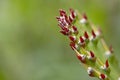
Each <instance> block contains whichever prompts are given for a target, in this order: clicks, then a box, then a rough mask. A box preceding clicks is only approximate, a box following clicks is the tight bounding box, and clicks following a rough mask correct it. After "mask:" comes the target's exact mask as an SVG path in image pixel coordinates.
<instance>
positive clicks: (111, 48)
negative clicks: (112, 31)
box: [109, 45, 113, 53]
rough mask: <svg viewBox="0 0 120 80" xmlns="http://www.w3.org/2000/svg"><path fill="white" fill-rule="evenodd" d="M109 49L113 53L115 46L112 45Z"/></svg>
mask: <svg viewBox="0 0 120 80" xmlns="http://www.w3.org/2000/svg"><path fill="white" fill-rule="evenodd" d="M109 50H110V52H111V53H113V47H112V45H111V46H110V47H109Z"/></svg>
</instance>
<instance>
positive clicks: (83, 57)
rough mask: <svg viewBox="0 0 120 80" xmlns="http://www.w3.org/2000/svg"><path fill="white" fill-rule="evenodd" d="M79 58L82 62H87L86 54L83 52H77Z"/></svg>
mask: <svg viewBox="0 0 120 80" xmlns="http://www.w3.org/2000/svg"><path fill="white" fill-rule="evenodd" d="M77 58H78V59H79V60H80V61H81V62H82V63H86V56H85V55H83V54H77Z"/></svg>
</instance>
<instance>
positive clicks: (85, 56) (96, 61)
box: [56, 9, 120, 80]
mask: <svg viewBox="0 0 120 80" xmlns="http://www.w3.org/2000/svg"><path fill="white" fill-rule="evenodd" d="M69 12H70V13H69V14H67V13H66V11H65V10H62V9H60V11H59V13H60V16H59V17H56V19H57V21H58V26H59V27H60V29H61V30H60V33H62V34H63V35H65V36H66V37H68V38H69V40H70V47H71V48H72V49H73V51H75V54H76V56H77V58H78V60H79V61H80V62H81V63H82V64H83V65H84V66H85V68H86V69H87V72H88V75H89V76H90V77H97V78H99V79H100V80H119V79H120V69H119V66H118V62H117V59H116V57H115V55H114V54H112V53H113V48H112V46H110V47H108V46H107V45H106V43H105V41H104V39H103V36H102V32H101V30H100V28H97V27H96V26H95V25H94V24H92V23H91V22H90V21H88V18H87V16H86V14H83V15H82V17H81V14H79V13H78V12H76V11H75V10H73V9H70V10H69Z"/></svg>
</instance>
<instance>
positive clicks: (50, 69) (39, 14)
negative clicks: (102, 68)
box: [0, 0, 120, 80]
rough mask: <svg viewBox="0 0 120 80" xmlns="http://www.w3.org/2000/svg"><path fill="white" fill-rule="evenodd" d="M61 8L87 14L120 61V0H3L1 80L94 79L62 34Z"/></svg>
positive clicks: (0, 10) (0, 14) (0, 1)
mask: <svg viewBox="0 0 120 80" xmlns="http://www.w3.org/2000/svg"><path fill="white" fill-rule="evenodd" d="M60 8H63V9H66V10H68V9H69V8H74V9H77V10H79V11H80V12H86V14H87V15H88V18H89V19H90V20H91V21H92V22H93V23H95V24H96V25H99V26H101V28H102V30H103V34H104V36H105V39H106V40H107V43H108V44H113V47H114V48H115V51H114V52H115V54H116V56H118V58H119V56H120V54H119V52H120V50H119V47H120V36H119V31H120V0H109V1H108V0H0V80H80V79H82V80H93V78H92V79H91V78H90V77H89V76H88V75H87V72H86V71H85V70H84V69H83V67H82V66H81V64H79V61H78V60H77V59H76V56H75V55H74V54H73V53H74V52H73V51H72V50H71V48H70V47H69V45H68V43H69V42H68V40H67V39H66V38H65V37H63V36H62V35H61V34H60V33H59V28H58V27H57V21H56V20H55V17H56V16H57V15H58V10H59V9H60ZM119 61H120V59H119ZM94 80H95V79H94Z"/></svg>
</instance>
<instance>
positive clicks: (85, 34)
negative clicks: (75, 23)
mask: <svg viewBox="0 0 120 80" xmlns="http://www.w3.org/2000/svg"><path fill="white" fill-rule="evenodd" d="M84 37H85V38H86V39H88V38H89V36H88V33H87V32H86V31H85V33H84Z"/></svg>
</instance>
